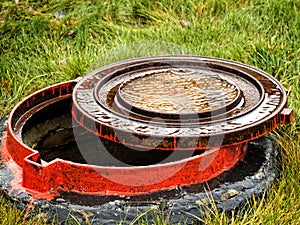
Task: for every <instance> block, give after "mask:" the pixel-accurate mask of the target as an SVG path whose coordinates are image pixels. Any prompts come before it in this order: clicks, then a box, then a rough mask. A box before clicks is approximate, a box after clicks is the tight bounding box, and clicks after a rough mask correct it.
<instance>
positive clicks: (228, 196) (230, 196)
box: [221, 189, 241, 201]
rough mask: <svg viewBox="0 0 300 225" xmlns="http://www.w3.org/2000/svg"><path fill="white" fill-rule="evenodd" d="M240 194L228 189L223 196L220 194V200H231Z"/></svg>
mask: <svg viewBox="0 0 300 225" xmlns="http://www.w3.org/2000/svg"><path fill="white" fill-rule="evenodd" d="M240 193H241V192H240V191H237V190H235V189H229V190H228V191H227V192H225V193H224V194H222V196H221V200H222V201H225V200H227V199H230V198H233V197H235V196H237V195H239V194H240Z"/></svg>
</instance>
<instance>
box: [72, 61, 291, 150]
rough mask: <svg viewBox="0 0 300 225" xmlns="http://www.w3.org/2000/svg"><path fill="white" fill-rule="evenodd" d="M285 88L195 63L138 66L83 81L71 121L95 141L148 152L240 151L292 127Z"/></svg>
mask: <svg viewBox="0 0 300 225" xmlns="http://www.w3.org/2000/svg"><path fill="white" fill-rule="evenodd" d="M286 102H287V97H286V94H285V91H284V88H283V87H282V85H281V84H280V83H279V82H278V81H277V80H276V79H274V78H273V77H272V76H270V75H268V74H267V73H265V72H263V71H261V70H258V69H256V68H253V67H250V66H248V65H245V64H242V63H237V62H233V61H229V60H224V59H217V58H208V57H200V56H190V55H176V56H156V57H147V58H137V59H131V60H127V61H122V62H118V63H115V64H111V65H108V66H105V67H102V68H99V69H98V70H96V71H93V72H92V73H90V74H88V75H86V76H85V77H83V78H82V79H81V80H80V81H79V82H78V83H77V85H76V86H75V89H74V91H73V107H72V115H73V118H74V119H75V120H76V121H77V122H78V123H79V124H81V126H82V127H84V128H85V129H87V130H88V131H90V132H93V133H95V134H96V135H98V136H100V137H103V138H106V139H109V140H111V141H113V142H119V143H122V144H126V145H129V146H135V147H139V148H145V149H162V150H177V149H178V150H195V149H205V148H207V147H208V146H211V147H215V146H221V145H230V144H237V143H243V142H246V141H249V140H252V139H255V138H258V137H260V136H262V135H265V134H266V133H268V132H270V131H272V130H273V129H275V128H276V127H277V126H278V125H279V124H280V123H286V122H288V121H289V120H290V119H291V117H292V112H291V110H289V109H286Z"/></svg>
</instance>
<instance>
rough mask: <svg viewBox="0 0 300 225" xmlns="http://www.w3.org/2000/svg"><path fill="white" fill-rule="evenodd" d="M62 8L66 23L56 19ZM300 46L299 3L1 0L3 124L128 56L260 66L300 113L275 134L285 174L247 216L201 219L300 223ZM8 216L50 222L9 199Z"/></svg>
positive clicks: (6, 220)
mask: <svg viewBox="0 0 300 225" xmlns="http://www.w3.org/2000/svg"><path fill="white" fill-rule="evenodd" d="M58 10H63V11H64V12H65V13H66V16H65V17H63V18H61V19H57V18H55V17H54V16H53V14H54V13H55V12H56V11H58ZM182 20H185V21H189V22H190V24H189V25H188V26H184V25H182V24H181V23H180V21H182ZM299 40H300V1H299V0H206V1H205V0H200V1H199V0H198V1H196V0H185V1H184V0H174V1H167V0H161V1H151V0H120V1H118V0H111V1H100V0H99V1H96V0H94V1H84V0H77V1H75V0H72V1H67V0H52V1H51V0H40V1H33V0H20V3H19V4H18V5H17V4H15V2H14V1H8V0H2V1H1V3H0V117H2V116H4V115H7V114H8V113H9V112H10V111H11V109H12V107H13V106H14V105H15V104H16V103H17V102H18V101H20V100H21V99H22V98H24V97H25V96H27V95H28V94H30V93H32V92H34V91H36V90H38V89H40V88H42V87H46V86H48V85H50V84H54V83H57V82H61V81H67V80H70V79H74V78H76V77H78V76H83V75H84V74H86V73H88V72H90V71H92V70H93V69H95V68H97V67H99V66H102V65H105V64H108V63H111V62H114V61H119V60H122V59H126V58H131V57H137V56H146V55H160V54H178V53H192V54H196V55H205V56H213V57H221V58H226V59H232V60H235V61H240V62H243V63H246V64H249V65H253V66H255V67H257V68H260V69H262V70H264V71H266V72H268V73H269V74H271V75H273V76H274V77H276V78H277V79H279V80H280V81H281V83H282V84H283V86H284V87H285V88H286V90H287V91H288V98H289V107H291V108H293V110H294V117H295V118H294V121H293V123H292V124H291V125H287V126H281V127H280V128H279V129H277V130H276V132H273V136H274V137H275V138H276V139H277V140H278V142H279V143H280V145H281V146H282V150H281V152H280V153H281V156H282V163H283V168H282V177H281V178H280V180H278V182H277V183H276V184H275V185H274V187H273V188H272V189H270V190H269V191H268V193H267V194H266V196H265V198H263V199H262V200H261V201H259V202H258V201H256V200H253V201H252V202H251V203H249V206H247V207H246V209H245V212H244V214H238V215H235V216H233V217H232V218H229V217H227V216H226V215H225V214H223V213H217V212H215V214H208V215H207V216H206V217H205V218H204V219H203V220H204V222H205V223H206V224H300V219H299V218H300V198H299V196H300V184H299V183H300V182H299V181H300V173H299V171H300V148H299V146H300V144H299V143H300V140H299V133H300V125H299V124H300V123H299V118H300V117H299V113H300V41H299ZM1 199H2V198H1ZM0 211H1V213H0V222H1V223H2V224H44V222H43V220H42V219H39V218H34V219H33V220H31V221H25V222H24V221H23V218H22V215H23V214H22V213H21V212H20V211H19V210H17V209H15V208H14V207H11V206H10V205H9V204H7V203H6V202H5V201H4V200H1V201H0ZM156 218H157V221H156V224H164V223H167V218H168V217H167V216H166V215H162V214H160V213H159V212H156ZM143 221H144V222H143ZM145 221H146V220H145V219H144V220H143V219H142V216H141V219H138V218H137V221H136V222H137V223H146V222H145Z"/></svg>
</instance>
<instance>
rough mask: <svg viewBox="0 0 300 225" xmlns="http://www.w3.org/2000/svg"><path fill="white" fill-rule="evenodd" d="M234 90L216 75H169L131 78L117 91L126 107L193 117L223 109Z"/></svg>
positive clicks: (176, 72)
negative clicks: (202, 112) (191, 115)
mask: <svg viewBox="0 0 300 225" xmlns="http://www.w3.org/2000/svg"><path fill="white" fill-rule="evenodd" d="M238 94H239V92H238V87H237V86H236V85H234V84H232V83H229V82H228V81H226V80H224V79H222V78H220V77H219V76H217V75H212V74H209V75H205V74H197V73H196V72H193V71H174V70H173V71H170V72H165V73H155V74H150V75H145V76H142V77H135V78H133V79H131V80H129V81H127V82H125V83H124V84H123V85H122V87H120V95H121V96H122V97H123V98H124V99H125V100H126V101H128V103H129V105H132V106H135V107H140V108H142V109H144V110H150V111H156V112H160V113H177V114H178V113H180V114H182V113H192V112H194V113H196V112H201V111H208V110H212V109H215V108H220V107H223V106H225V105H227V104H229V103H231V102H232V101H233V100H235V99H236V98H237V96H238Z"/></svg>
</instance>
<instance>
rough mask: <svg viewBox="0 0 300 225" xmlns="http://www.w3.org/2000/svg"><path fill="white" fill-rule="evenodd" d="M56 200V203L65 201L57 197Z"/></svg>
mask: <svg viewBox="0 0 300 225" xmlns="http://www.w3.org/2000/svg"><path fill="white" fill-rule="evenodd" d="M56 202H57V203H62V202H65V200H64V199H63V198H57V199H56Z"/></svg>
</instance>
